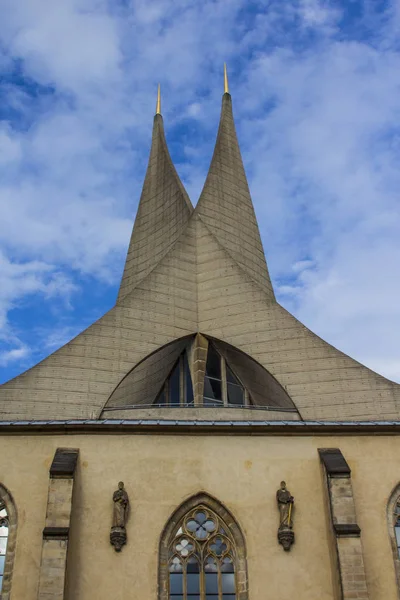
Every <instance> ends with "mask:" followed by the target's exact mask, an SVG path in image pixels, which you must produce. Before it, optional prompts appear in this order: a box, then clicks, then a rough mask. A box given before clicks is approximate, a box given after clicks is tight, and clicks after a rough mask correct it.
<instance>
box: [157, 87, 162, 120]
mask: <svg viewBox="0 0 400 600" xmlns="http://www.w3.org/2000/svg"><path fill="white" fill-rule="evenodd" d="M156 115H161V88H160V84H158V90H157V105H156Z"/></svg>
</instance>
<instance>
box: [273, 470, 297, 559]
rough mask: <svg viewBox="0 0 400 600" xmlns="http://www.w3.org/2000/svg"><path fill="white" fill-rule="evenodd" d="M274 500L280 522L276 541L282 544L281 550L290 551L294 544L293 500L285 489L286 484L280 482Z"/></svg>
mask: <svg viewBox="0 0 400 600" xmlns="http://www.w3.org/2000/svg"><path fill="white" fill-rule="evenodd" d="M276 500H277V502H278V508H279V514H280V522H279V529H278V541H279V543H280V544H282V546H283V549H284V550H286V551H288V550H290V547H291V545H292V544H293V542H294V531H293V505H294V498H293V496H292V495H291V493H290V492H289V490H288V489H286V482H285V481H281V487H280V488H279V490H278V491H277V492H276Z"/></svg>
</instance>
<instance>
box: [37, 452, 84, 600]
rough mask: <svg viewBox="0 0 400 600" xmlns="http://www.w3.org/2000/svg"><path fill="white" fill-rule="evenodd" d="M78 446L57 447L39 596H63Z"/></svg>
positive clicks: (57, 599) (43, 599) (56, 599)
mask: <svg viewBox="0 0 400 600" xmlns="http://www.w3.org/2000/svg"><path fill="white" fill-rule="evenodd" d="M78 456H79V450H78V449H75V448H57V450H56V452H55V455H54V458H53V461H52V464H51V467H50V479H49V491H48V498H47V509H46V522H45V527H44V529H43V542H42V556H41V562H40V575H39V589H38V596H37V598H38V600H63V598H64V596H65V579H66V573H67V555H68V538H69V528H70V520H71V511H72V494H73V487H74V476H75V471H76V465H77V461H78Z"/></svg>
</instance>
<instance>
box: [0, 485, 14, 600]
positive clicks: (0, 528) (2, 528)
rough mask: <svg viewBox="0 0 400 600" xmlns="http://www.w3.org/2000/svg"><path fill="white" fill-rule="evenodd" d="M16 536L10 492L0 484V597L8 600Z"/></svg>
mask: <svg viewBox="0 0 400 600" xmlns="http://www.w3.org/2000/svg"><path fill="white" fill-rule="evenodd" d="M16 536H17V512H16V509H15V504H14V501H13V499H12V496H11V494H10V492H9V491H8V490H7V489H6V488H5V487H4V486H3V485H1V484H0V597H1V600H8V598H9V597H10V591H11V577H12V569H13V563H14V553H15V543H16Z"/></svg>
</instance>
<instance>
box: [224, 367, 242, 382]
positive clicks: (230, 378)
mask: <svg viewBox="0 0 400 600" xmlns="http://www.w3.org/2000/svg"><path fill="white" fill-rule="evenodd" d="M226 380H227V382H228V383H236V385H241V384H240V381H239V379H238V378H237V377H236V375H234V374H233V371H232V370H231V369H230V368H229V367H228V365H226Z"/></svg>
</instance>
